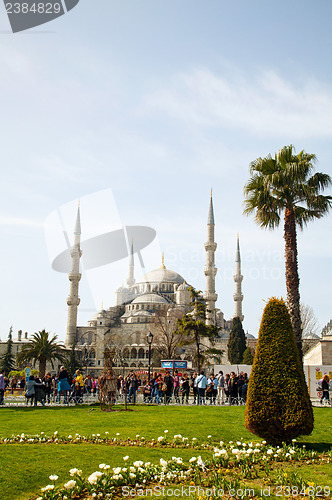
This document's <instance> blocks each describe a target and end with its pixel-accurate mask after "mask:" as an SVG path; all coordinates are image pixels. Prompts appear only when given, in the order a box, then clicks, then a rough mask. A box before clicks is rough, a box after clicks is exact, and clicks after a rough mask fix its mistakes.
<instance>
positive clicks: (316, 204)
mask: <svg viewBox="0 0 332 500" xmlns="http://www.w3.org/2000/svg"><path fill="white" fill-rule="evenodd" d="M315 161H316V157H315V155H313V154H309V153H306V152H305V151H301V152H300V153H299V154H296V153H295V149H294V146H293V145H290V146H285V147H284V148H282V149H281V150H280V151H279V152H278V153H276V154H275V155H274V157H272V156H271V155H268V156H267V157H266V158H257V160H255V161H253V162H252V163H251V164H250V174H251V176H252V177H251V178H250V179H249V181H248V182H247V184H246V185H245V187H244V193H245V202H244V204H245V209H244V213H245V214H247V215H248V214H251V213H253V212H254V213H255V221H256V222H257V223H258V224H259V225H260V226H261V227H263V228H269V229H274V228H276V227H278V226H279V223H280V218H281V214H282V213H284V240H285V271H286V273H285V274H286V289H287V307H288V310H289V313H290V316H291V320H292V325H293V330H294V335H295V340H296V344H297V348H298V352H299V356H300V360H301V361H302V357H303V356H302V341H301V333H302V331H301V330H302V329H301V317H300V293H299V283H300V279H299V273H298V265H297V237H296V226H298V227H299V228H300V229H303V227H304V226H305V225H307V223H308V222H309V221H311V220H314V219H320V218H321V217H323V216H324V215H325V214H327V212H328V211H329V209H330V207H331V204H332V197H331V196H323V195H322V194H320V193H321V192H322V191H323V190H324V189H325V188H327V187H328V186H330V185H331V177H330V176H329V175H327V174H323V173H320V172H317V173H314V166H313V165H314V163H315Z"/></svg>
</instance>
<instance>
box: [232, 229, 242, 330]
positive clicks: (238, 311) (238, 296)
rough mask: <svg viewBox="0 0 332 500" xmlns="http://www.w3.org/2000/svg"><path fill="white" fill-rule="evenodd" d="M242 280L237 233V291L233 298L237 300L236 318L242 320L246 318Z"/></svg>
mask: <svg viewBox="0 0 332 500" xmlns="http://www.w3.org/2000/svg"><path fill="white" fill-rule="evenodd" d="M242 280H243V276H242V274H241V257H240V243H239V235H237V247H236V257H235V275H234V281H235V293H234V295H233V298H234V302H235V313H234V318H236V317H238V318H240V320H241V322H242V321H243V319H244V316H243V314H242V301H243V294H242V285H241V284H242Z"/></svg>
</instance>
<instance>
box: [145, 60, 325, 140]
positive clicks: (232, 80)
mask: <svg viewBox="0 0 332 500" xmlns="http://www.w3.org/2000/svg"><path fill="white" fill-rule="evenodd" d="M140 111H141V112H142V113H153V112H157V111H158V112H160V111H163V112H166V113H167V114H168V115H170V116H171V117H173V118H176V119H179V120H182V121H184V122H186V123H187V125H189V126H190V124H191V125H196V126H200V127H212V128H215V127H225V128H227V129H229V128H232V129H242V130H246V131H249V132H250V133H252V134H254V135H259V137H261V138H262V137H272V136H274V137H275V136H279V137H280V136H285V135H288V136H290V137H291V138H293V137H294V138H303V137H317V136H321V137H328V136H331V135H332V127H331V125H330V116H331V114H332V89H331V88H330V87H327V86H324V85H323V84H321V83H319V82H313V81H307V82H303V84H302V85H301V86H298V85H297V86H295V85H294V84H293V83H291V82H289V81H288V80H287V79H285V78H283V77H281V76H279V75H278V74H277V73H275V72H274V71H263V72H261V73H260V74H259V75H258V76H257V77H256V78H254V79H253V78H251V77H249V75H239V74H238V73H237V75H236V77H230V76H228V75H227V76H223V75H219V74H216V73H214V72H212V71H210V70H209V69H194V70H192V71H191V72H189V73H181V74H177V75H173V77H172V78H171V79H170V81H168V82H166V84H165V85H161V86H160V88H159V89H158V90H156V91H155V92H152V93H150V94H149V95H146V96H145V98H144V100H143V104H142V105H141V108H140Z"/></svg>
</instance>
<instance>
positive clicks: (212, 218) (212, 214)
mask: <svg viewBox="0 0 332 500" xmlns="http://www.w3.org/2000/svg"><path fill="white" fill-rule="evenodd" d="M208 224H213V225H214V213H213V202H212V189H211V196H210V207H209V215H208Z"/></svg>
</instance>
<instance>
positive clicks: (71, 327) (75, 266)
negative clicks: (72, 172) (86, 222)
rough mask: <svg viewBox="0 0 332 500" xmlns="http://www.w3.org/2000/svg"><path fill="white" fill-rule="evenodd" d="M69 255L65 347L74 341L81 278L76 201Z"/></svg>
mask: <svg viewBox="0 0 332 500" xmlns="http://www.w3.org/2000/svg"><path fill="white" fill-rule="evenodd" d="M70 255H71V272H70V273H69V276H68V278H69V281H70V289H69V296H68V299H67V305H68V321H67V335H66V341H65V344H66V347H72V345H73V344H74V343H75V342H76V330H77V310H78V306H79V303H80V299H79V296H78V286H79V282H80V279H81V274H80V258H81V256H82V251H81V215H80V203H79V202H78V207H77V215H76V223H75V229H74V244H73V246H72V248H71V251H70Z"/></svg>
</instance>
